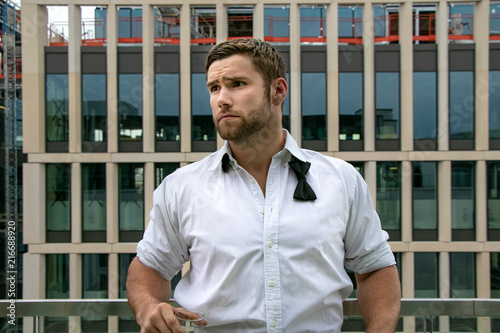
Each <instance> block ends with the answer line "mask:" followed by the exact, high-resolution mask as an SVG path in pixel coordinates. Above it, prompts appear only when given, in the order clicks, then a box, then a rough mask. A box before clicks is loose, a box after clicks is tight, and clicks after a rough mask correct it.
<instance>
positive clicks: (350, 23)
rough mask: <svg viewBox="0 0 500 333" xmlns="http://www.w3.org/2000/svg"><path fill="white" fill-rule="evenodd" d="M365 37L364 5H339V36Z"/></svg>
mask: <svg viewBox="0 0 500 333" xmlns="http://www.w3.org/2000/svg"><path fill="white" fill-rule="evenodd" d="M362 37H363V7H362V6H339V38H341V39H342V38H362Z"/></svg>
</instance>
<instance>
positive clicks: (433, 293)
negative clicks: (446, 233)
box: [414, 252, 439, 298]
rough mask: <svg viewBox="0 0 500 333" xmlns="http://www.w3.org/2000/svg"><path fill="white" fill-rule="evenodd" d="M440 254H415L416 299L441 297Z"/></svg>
mask: <svg viewBox="0 0 500 333" xmlns="http://www.w3.org/2000/svg"><path fill="white" fill-rule="evenodd" d="M438 263H439V261H438V253H432V252H430V253H415V270H414V271H415V298H438V297H439V265H438Z"/></svg>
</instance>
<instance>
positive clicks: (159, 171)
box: [155, 163, 180, 187]
mask: <svg viewBox="0 0 500 333" xmlns="http://www.w3.org/2000/svg"><path fill="white" fill-rule="evenodd" d="M179 167H180V164H179V163H155V187H158V186H159V185H160V184H161V182H162V181H163V179H164V178H165V177H167V176H168V175H169V174H171V173H172V172H174V171H175V170H177V169H179Z"/></svg>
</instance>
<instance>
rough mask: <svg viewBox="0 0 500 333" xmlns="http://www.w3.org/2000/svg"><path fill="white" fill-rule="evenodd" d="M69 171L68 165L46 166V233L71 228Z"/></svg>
mask: <svg viewBox="0 0 500 333" xmlns="http://www.w3.org/2000/svg"><path fill="white" fill-rule="evenodd" d="M70 184H71V169H70V165H69V164H47V165H46V195H47V196H46V198H47V199H46V201H47V202H46V214H47V231H69V230H70V226H71V209H70V208H71V185H70Z"/></svg>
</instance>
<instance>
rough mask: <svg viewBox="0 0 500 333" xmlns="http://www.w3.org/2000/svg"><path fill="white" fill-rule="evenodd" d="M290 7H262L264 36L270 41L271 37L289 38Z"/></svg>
mask: <svg viewBox="0 0 500 333" xmlns="http://www.w3.org/2000/svg"><path fill="white" fill-rule="evenodd" d="M289 26H290V7H289V5H284V6H281V5H280V6H277V5H264V36H265V37H268V38H266V40H268V39H269V38H270V39H271V40H270V42H271V43H272V42H273V37H289V36H290V29H289Z"/></svg>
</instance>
